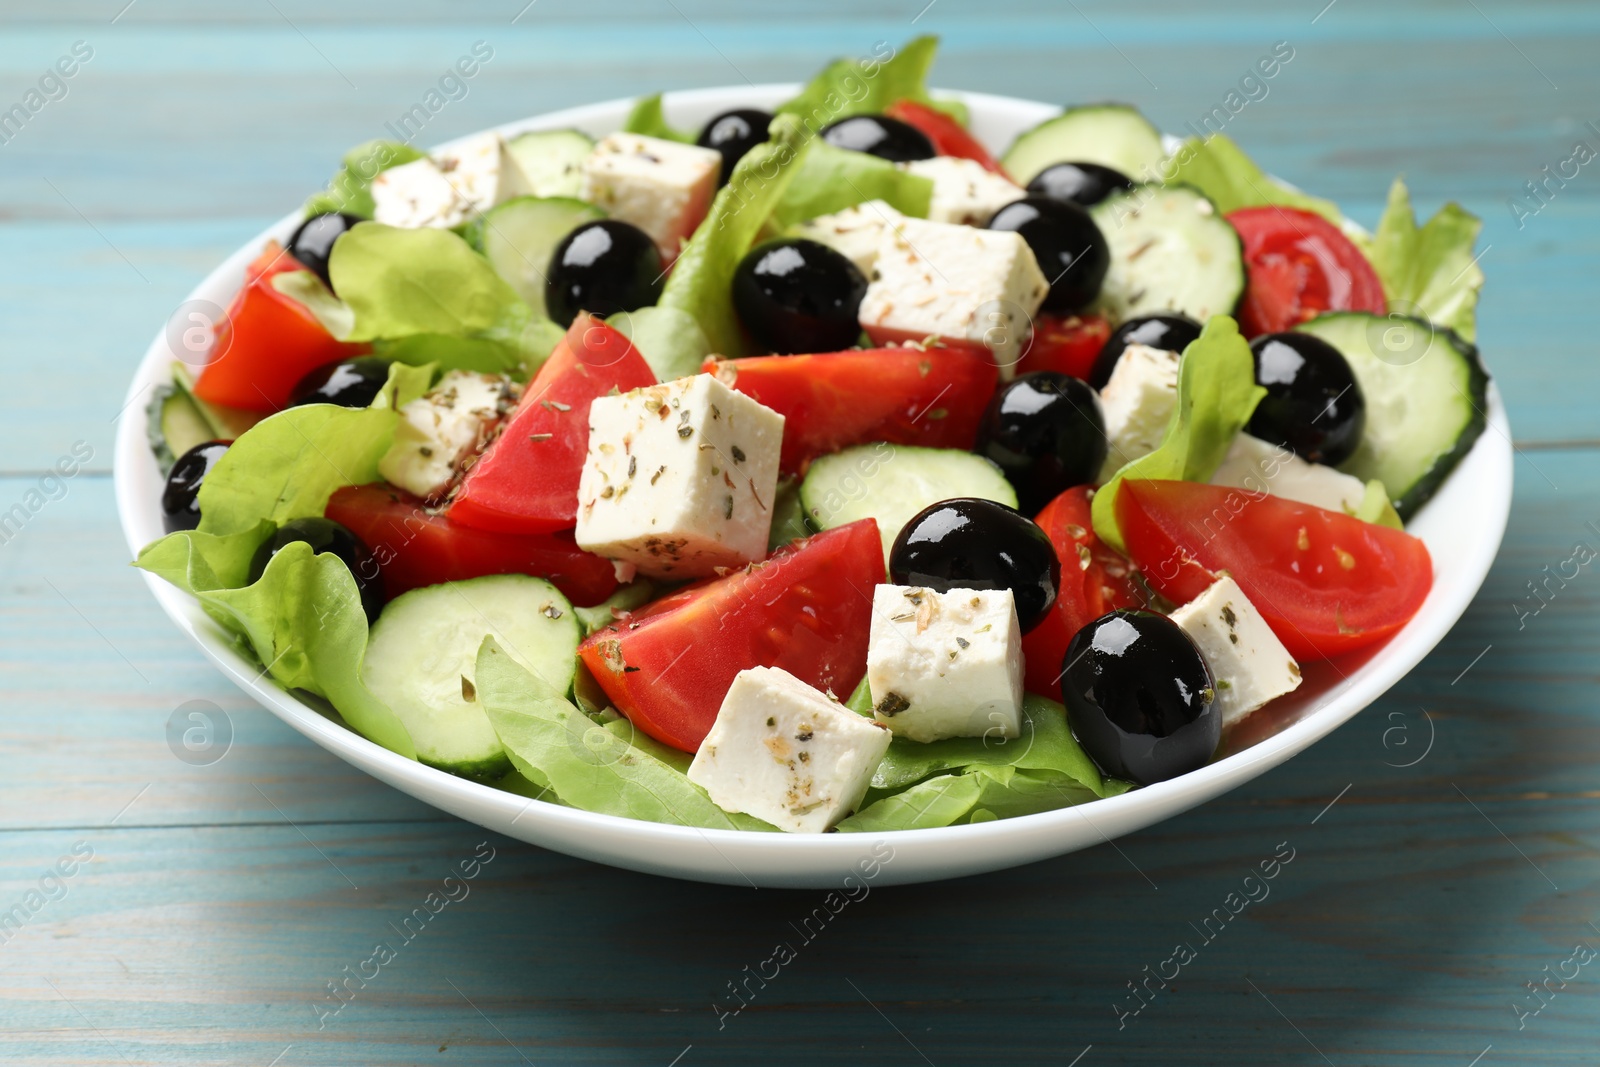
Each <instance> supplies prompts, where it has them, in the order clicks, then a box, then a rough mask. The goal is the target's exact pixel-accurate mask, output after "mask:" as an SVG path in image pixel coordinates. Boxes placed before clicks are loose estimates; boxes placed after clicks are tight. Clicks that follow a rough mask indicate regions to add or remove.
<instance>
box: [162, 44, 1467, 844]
mask: <svg viewBox="0 0 1600 1067" xmlns="http://www.w3.org/2000/svg"><path fill="white" fill-rule="evenodd" d="M934 47H935V42H934V40H933V39H931V38H921V39H918V40H915V41H912V42H910V43H909V44H908V45H906V46H905V47H904V48H903V49H901V50H899V51H898V52H897V53H892V54H890V55H888V56H886V57H883V58H873V59H869V60H860V61H857V60H839V61H836V62H835V63H833V64H830V65H829V66H828V67H826V68H825V69H824V70H823V71H822V73H821V74H819V75H818V76H817V78H816V79H814V80H813V81H812V82H811V83H809V84H808V85H807V86H805V87H804V88H803V89H802V91H801V92H800V93H799V95H797V96H796V97H795V98H794V99H792V100H790V101H788V102H787V103H784V104H783V105H781V106H779V107H777V108H776V109H775V110H774V111H773V112H771V113H768V112H765V111H760V110H756V109H754V108H746V109H740V110H735V111H730V112H727V113H724V114H721V115H718V116H716V117H714V118H713V119H711V121H709V122H708V123H707V124H706V125H705V126H704V127H703V128H702V129H699V130H680V129H678V128H675V127H674V126H672V125H671V124H670V123H669V122H668V120H667V118H666V116H665V114H664V111H663V108H662V104H661V99H660V97H650V98H646V99H644V100H641V101H639V102H638V104H637V106H636V107H635V108H634V110H633V112H632V114H631V116H630V117H629V119H628V121H627V123H626V125H625V128H624V129H623V130H620V131H617V132H614V133H610V134H608V135H606V136H603V137H600V138H598V139H594V138H591V137H590V136H589V135H588V134H586V133H583V132H579V131H576V130H556V131H538V132H528V133H523V134H521V135H518V136H514V137H511V138H510V139H506V138H504V137H502V136H501V135H499V134H497V133H485V134H481V135H476V136H473V137H469V138H465V139H463V140H461V141H458V142H455V143H454V144H453V146H451V147H450V148H449V149H447V150H442V151H439V152H436V153H433V154H425V153H423V152H420V151H418V150H416V149H414V148H412V147H410V146H409V145H406V144H401V143H387V142H370V143H368V144H365V145H361V146H358V147H357V148H355V149H353V150H352V151H351V152H350V153H349V154H348V155H347V156H346V158H345V160H344V162H343V165H342V166H341V168H340V169H339V171H338V173H337V174H336V175H335V176H334V178H333V180H332V181H331V182H330V184H329V186H328V188H327V189H326V190H325V191H323V192H321V193H319V194H317V195H316V196H314V197H312V198H311V200H310V201H309V202H308V204H307V206H306V209H305V218H304V221H303V222H302V223H301V224H300V225H299V227H298V228H297V229H296V230H295V231H294V233H293V235H292V236H291V237H290V238H289V239H288V240H287V242H286V243H285V244H283V245H279V244H278V243H277V242H268V243H267V245H266V246H265V247H264V248H263V249H262V250H261V253H260V255H259V257H258V258H257V259H256V260H255V261H254V262H252V263H251V264H250V265H249V267H248V269H247V270H246V272H245V279H244V283H243V285H242V287H241V288H240V290H239V291H238V294H237V295H236V297H235V298H234V301H233V304H232V306H231V307H230V309H229V310H228V313H227V315H226V316H225V317H224V319H223V320H222V321H221V322H220V323H219V324H217V327H216V329H215V331H214V336H213V337H212V339H211V348H210V352H209V357H208V359H207V361H206V362H205V363H204V365H203V366H200V367H199V368H198V370H194V371H191V369H190V368H189V367H188V366H187V365H186V364H184V363H176V364H174V366H173V375H172V380H171V383H170V385H168V386H165V387H163V388H162V389H161V390H160V391H159V394H158V395H157V396H156V398H155V399H154V401H153V402H152V404H151V408H150V412H149V416H150V418H149V426H150V442H151V447H152V449H153V453H154V456H155V458H156V460H157V462H158V463H160V464H161V465H162V468H163V470H164V471H165V472H166V482H165V486H164V489H163V492H162V496H161V501H160V506H161V513H162V516H163V518H164V521H165V523H166V526H167V529H168V531H169V533H168V535H167V536H166V537H163V538H162V539H160V540H158V541H156V542H154V543H153V544H150V545H149V546H147V547H146V548H145V549H144V550H143V551H142V552H141V553H140V555H139V558H138V560H137V565H138V566H139V567H142V568H144V569H145V570H147V571H149V572H151V573H153V574H155V575H158V576H160V577H162V578H164V579H165V580H167V581H169V582H171V583H173V584H175V585H177V586H179V587H180V588H182V589H184V590H186V591H188V592H189V593H191V594H192V595H194V596H195V597H196V598H198V600H199V602H200V603H201V605H202V606H203V607H204V609H205V611H206V612H207V613H208V615H210V616H211V617H212V618H213V619H214V620H215V621H216V622H217V623H218V624H219V625H220V626H222V627H223V628H224V629H225V630H226V631H227V632H228V633H230V634H231V635H232V636H233V637H234V638H235V640H236V641H237V642H238V644H239V646H240V647H241V648H242V649H244V650H246V651H247V652H248V653H249V654H250V655H251V656H253V657H254V658H255V659H256V660H257V661H258V662H259V664H260V665H261V668H262V670H263V672H264V673H265V674H268V675H270V676H271V677H272V678H273V679H274V680H275V681H276V682H277V683H278V684H280V685H282V686H284V687H285V688H287V689H290V690H293V691H296V692H298V693H300V694H302V695H305V696H307V697H308V698H310V699H314V700H319V701H321V702H322V703H321V706H322V707H324V709H325V710H326V711H327V712H328V713H329V714H337V716H339V717H340V718H341V719H342V721H343V722H345V723H346V724H348V726H349V727H350V728H351V729H354V730H356V731H358V732H360V733H361V734H363V735H365V736H366V737H368V738H370V739H371V740H372V741H374V742H376V743H378V744H380V745H383V746H385V747H387V748H389V749H391V750H393V751H394V752H396V753H399V754H401V755H403V756H406V757H408V758H414V759H417V760H420V761H422V762H424V763H426V764H429V765H430V766H433V767H436V768H438V769H440V770H441V771H445V772H449V773H452V774H456V775H461V776H465V777H468V778H472V779H475V780H479V781H482V782H485V783H489V784H492V785H495V786H498V787H500V788H503V789H507V790H511V791H514V792H518V793H521V794H524V795H526V796H529V797H535V798H538V799H539V800H541V801H544V802H548V803H555V804H564V805H570V806H574V807H577V808H582V809H585V810H589V811H593V812H599V813H605V814H611V815H619V816H624V817H630V818H636V819H645V820H654V821H659V822H667V823H677V824H684V825H691V826H697V827H705V828H733V829H743V830H750V831H774V830H779V831H787V832H794V833H815V832H822V831H839V832H851V831H866V830H872V831H878V830H900V829H916V828H923V827H934V826H947V825H953V824H959V823H975V822H984V821H988V820H992V819H997V818H1007V817H1011V816H1018V815H1026V814H1030V813H1034V812H1039V811H1044V810H1048V809H1053V808H1059V807H1064V806H1068V805H1073V804H1079V803H1084V802H1086V801H1091V800H1094V799H1096V798H1101V797H1106V796H1110V795H1113V794H1115V793H1119V792H1122V791H1126V790H1128V789H1132V788H1137V787H1139V786H1142V785H1148V784H1150V783H1154V782H1159V781H1164V780H1167V779H1171V778H1174V777H1177V776H1179V775H1182V774H1185V773H1187V772H1189V771H1192V770H1194V769H1196V768H1198V767H1200V766H1203V765H1204V764H1205V763H1207V762H1208V761H1209V760H1210V759H1211V758H1212V757H1213V755H1214V754H1215V753H1216V751H1217V749H1218V745H1219V741H1220V740H1221V739H1222V738H1223V736H1224V734H1225V732H1227V731H1231V730H1234V729H1235V728H1236V727H1237V726H1238V724H1239V723H1241V722H1243V721H1245V720H1246V719H1248V718H1249V717H1250V716H1252V715H1254V714H1257V713H1259V712H1260V710H1261V709H1262V708H1264V707H1270V706H1271V704H1272V702H1274V701H1277V700H1280V699H1281V698H1283V697H1285V696H1286V695H1287V694H1289V693H1291V692H1293V691H1294V690H1295V689H1296V688H1297V687H1298V686H1299V685H1300V684H1301V680H1302V679H1301V665H1302V664H1305V663H1308V662H1312V661H1317V660H1326V659H1334V658H1337V657H1340V656H1343V655H1346V654H1348V653H1350V652H1353V651H1356V650H1359V649H1362V648H1366V647H1369V646H1372V645H1374V644H1376V643H1379V642H1382V641H1384V640H1386V639H1387V638H1388V637H1389V636H1390V635H1392V634H1394V633H1395V632H1396V631H1397V630H1399V629H1400V628H1401V627H1403V626H1404V625H1405V624H1406V622H1407V621H1408V620H1409V619H1410V618H1411V617H1412V616H1413V614H1415V612H1416V611H1417V610H1418V609H1419V607H1420V606H1421V605H1422V603H1423V601H1424V599H1425V598H1426V597H1427V595H1428V592H1429V590H1430V588H1431V587H1432V583H1433V581H1434V574H1433V567H1432V563H1431V561H1430V559H1429V555H1428V551H1427V549H1426V547H1425V546H1424V545H1423V543H1422V542H1421V541H1420V540H1418V539H1417V538H1415V537H1413V536H1411V535H1410V534H1408V533H1407V532H1406V531H1405V528H1404V523H1405V521H1406V520H1407V519H1408V518H1409V517H1411V516H1412V515H1414V514H1415V513H1416V512H1417V510H1418V509H1419V508H1421V507H1422V506H1424V504H1426V502H1427V500H1428V499H1429V497H1430V496H1431V495H1432V494H1433V493H1434V492H1435V491H1436V490H1437V488H1438V487H1439V486H1440V484H1441V483H1442V482H1443V480H1444V479H1445V478H1447V477H1448V476H1449V475H1450V472H1451V470H1452V468H1453V467H1454V466H1455V465H1456V464H1457V462H1458V461H1459V460H1460V459H1461V458H1462V457H1463V456H1465V455H1466V453H1467V452H1468V451H1469V450H1470V449H1471V447H1472V445H1473V442H1474V441H1475V440H1476V438H1477V436H1478V435H1479V434H1480V433H1481V432H1482V430H1483V428H1484V425H1485V416H1484V408H1485V407H1486V389H1487V383H1488V378H1487V374H1486V372H1485V370H1484V368H1483V366H1482V363H1481V361H1480V359H1479V356H1478V352H1477V350H1476V348H1475V347H1474V344H1473V336H1474V329H1473V327H1474V310H1475V305H1476V300H1477V293H1478V289H1479V287H1480V285H1481V283H1482V274H1481V273H1480V272H1479V270H1478V268H1477V266H1476V263H1475V261H1474V259H1473V254H1472V245H1473V242H1474V240H1475V238H1476V236H1477V232H1478V226H1479V224H1478V221H1477V220H1476V219H1475V218H1473V217H1472V216H1471V215H1469V214H1467V213H1466V212H1465V211H1463V210H1462V209H1461V208H1459V207H1458V206H1456V205H1454V204H1450V205H1447V206H1446V207H1444V208H1443V209H1442V210H1441V211H1440V212H1439V213H1438V214H1437V215H1435V216H1434V217H1433V218H1432V219H1430V220H1428V221H1427V222H1426V223H1425V224H1423V225H1418V223H1417V221H1416V218H1415V216H1414V214H1413V211H1412V208H1411V204H1410V200H1409V197H1408V195H1407V192H1406V189H1405V186H1404V185H1403V184H1402V183H1401V182H1399V181H1396V182H1395V185H1394V188H1393V190H1392V191H1391V193H1390V197H1389V202H1388V206H1387V208H1386V210H1385V212H1384V214H1383V217H1382V219H1381V221H1380V222H1379V224H1378V227H1377V229H1376V231H1374V232H1373V233H1371V234H1368V233H1366V232H1364V231H1362V230H1360V229H1358V228H1357V227H1355V226H1354V225H1353V224H1351V223H1349V222H1347V221H1346V220H1345V219H1343V217H1342V216H1341V215H1340V214H1339V212H1338V210H1337V208H1336V207H1335V206H1334V205H1333V204H1332V203H1330V202H1328V201H1326V200H1321V199H1318V198H1316V197H1313V196H1310V195H1308V194H1306V193H1303V192H1300V191H1298V190H1296V189H1293V188H1290V187H1289V186H1286V185H1284V184H1282V183H1280V182H1278V181H1277V180H1275V179H1273V178H1271V177H1269V176H1268V175H1266V174H1265V173H1264V172H1262V171H1261V170H1260V169H1258V168H1257V167H1256V166H1255V165H1254V164H1253V163H1252V162H1251V161H1250V160H1249V158H1248V157H1246V156H1245V155H1244V153H1243V152H1241V151H1240V149H1239V148H1238V147H1237V146H1236V145H1235V144H1234V143H1233V142H1232V141H1230V140H1229V139H1227V138H1226V137H1224V136H1222V135H1220V134H1219V135H1215V136H1212V137H1209V138H1207V139H1205V140H1190V141H1184V142H1177V141H1174V140H1172V139H1170V138H1163V137H1162V135H1161V134H1160V133H1159V132H1158V131H1157V130H1156V128H1155V127H1154V126H1152V125H1151V124H1150V122H1149V121H1147V120H1146V119H1145V118H1144V117H1143V116H1141V115H1140V114H1139V113H1138V112H1137V111H1136V110H1134V109H1133V108H1131V107H1128V106H1125V105H1119V104H1097V105H1090V106H1082V107H1069V108H1066V109H1065V110H1063V111H1062V112H1061V113H1060V114H1059V115H1057V116H1055V117H1053V118H1051V119H1049V120H1048V121H1046V122H1043V123H1042V124H1040V125H1039V126H1037V127H1035V128H1033V129H1031V130H1028V131H1026V132H1024V133H1022V134H1021V135H1020V136H1018V137H1017V138H1016V139H1015V141H1014V143H1012V144H1011V145H1010V146H1009V147H1008V148H1006V149H1005V150H1004V151H1003V152H1001V153H1000V154H998V155H995V154H993V152H992V149H993V148H995V147H997V146H989V145H985V144H982V143H980V141H978V140H977V139H976V138H975V137H974V136H973V135H972V134H971V133H969V132H968V130H967V128H966V125H965V109H964V107H963V106H962V105H961V104H960V103H959V102H958V101H953V100H942V99H937V98H935V97H934V96H932V95H931V94H930V93H929V92H928V90H927V88H926V75H927V71H928V68H929V66H930V64H931V61H932V58H933V52H934Z"/></svg>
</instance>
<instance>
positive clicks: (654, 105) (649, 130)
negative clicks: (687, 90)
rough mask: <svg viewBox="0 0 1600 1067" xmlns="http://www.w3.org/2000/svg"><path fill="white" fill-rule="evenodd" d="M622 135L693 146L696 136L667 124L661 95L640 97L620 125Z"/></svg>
mask: <svg viewBox="0 0 1600 1067" xmlns="http://www.w3.org/2000/svg"><path fill="white" fill-rule="evenodd" d="M622 129H623V132H624V133H638V134H643V135H644V136H646V137H659V138H661V139H662V140H664V141H679V142H682V143H683V144H694V142H695V138H696V137H697V136H698V135H697V134H695V133H691V132H689V131H688V130H679V129H676V128H674V127H673V126H672V124H670V123H669V122H667V116H666V115H665V114H663V113H662V111H661V94H660V93H656V94H655V95H654V96H641V97H640V98H639V99H638V100H637V101H635V103H634V105H633V110H632V111H630V112H628V119H627V121H626V122H624V123H623V124H622Z"/></svg>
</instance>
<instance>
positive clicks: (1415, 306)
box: [1362, 178, 1483, 341]
mask: <svg viewBox="0 0 1600 1067" xmlns="http://www.w3.org/2000/svg"><path fill="white" fill-rule="evenodd" d="M1481 229H1483V222H1482V220H1480V219H1479V218H1478V217H1477V216H1476V215H1474V214H1472V213H1471V212H1469V211H1467V210H1466V209H1465V208H1463V207H1462V206H1461V205H1460V204H1457V203H1455V202H1454V201H1451V202H1450V203H1448V204H1446V205H1445V206H1444V207H1442V208H1440V209H1439V212H1438V214H1436V215H1434V216H1433V218H1431V219H1429V220H1428V221H1427V222H1426V223H1424V224H1423V225H1422V226H1421V227H1418V226H1417V216H1416V213H1415V212H1414V211H1413V210H1412V207H1411V195H1410V193H1409V192H1407V191H1406V183H1405V182H1404V181H1402V180H1401V179H1399V178H1396V179H1395V180H1394V185H1392V186H1390V187H1389V203H1388V206H1387V207H1385V208H1384V211H1383V218H1382V219H1381V220H1379V222H1378V232H1377V233H1376V234H1374V235H1373V237H1372V240H1371V241H1367V242H1362V243H1363V244H1364V245H1365V247H1364V249H1363V251H1365V252H1366V253H1367V258H1368V259H1370V260H1371V261H1372V266H1373V268H1374V269H1375V270H1376V271H1377V272H1378V277H1379V278H1380V279H1381V280H1382V281H1383V292H1384V295H1385V296H1386V297H1388V299H1389V310H1390V311H1391V312H1397V313H1400V314H1406V315H1416V316H1418V317H1420V318H1424V319H1427V320H1428V321H1430V322H1432V323H1434V324H1435V325H1437V326H1448V327H1449V328H1450V329H1452V330H1454V331H1455V332H1456V333H1458V334H1460V335H1461V336H1462V337H1464V338H1465V339H1466V340H1468V341H1471V340H1473V339H1474V338H1475V337H1476V336H1477V332H1478V330H1477V320H1476V317H1477V307H1478V290H1479V289H1481V288H1483V270H1482V269H1481V268H1480V267H1479V266H1478V264H1477V263H1476V262H1475V261H1474V260H1473V257H1472V246H1473V244H1474V243H1475V242H1476V241H1477V239H1478V232H1479V231H1480V230H1481Z"/></svg>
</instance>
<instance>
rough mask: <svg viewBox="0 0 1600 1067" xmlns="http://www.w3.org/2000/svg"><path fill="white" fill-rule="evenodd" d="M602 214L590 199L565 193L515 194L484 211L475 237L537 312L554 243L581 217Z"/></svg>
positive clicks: (541, 309)
mask: <svg viewBox="0 0 1600 1067" xmlns="http://www.w3.org/2000/svg"><path fill="white" fill-rule="evenodd" d="M605 217H606V213H605V212H604V211H601V210H600V209H599V208H597V207H595V206H594V205H593V204H586V203H584V202H583V201H582V200H574V199H572V198H571V197H564V196H563V197H537V196H519V197H515V198H513V199H511V200H507V201H506V202H505V203H503V204H501V205H500V206H499V207H497V208H493V209H491V210H490V211H488V212H486V213H485V214H484V216H483V219H482V220H481V223H480V226H481V228H480V229H478V230H477V231H476V232H477V235H478V236H477V243H478V244H479V247H480V248H481V249H482V251H483V254H484V257H485V258H487V259H488V260H489V265H490V266H492V267H493V268H494V269H495V273H497V274H499V275H500V277H502V278H504V279H505V280H506V281H507V282H508V283H509V284H510V285H511V288H513V289H515V290H516V291H517V295H518V296H520V297H522V299H523V300H526V301H527V302H528V306H529V307H531V308H533V310H534V313H535V314H537V315H543V314H544V313H545V310H544V282H545V274H546V272H548V271H549V269H550V259H551V257H552V256H553V255H554V254H555V250H556V245H558V244H560V243H561V241H562V239H563V238H564V237H566V236H567V234H569V233H571V232H572V231H573V230H575V229H577V228H578V227H579V226H581V225H583V224H584V223H586V222H593V221H594V220H595V219H603V218H605Z"/></svg>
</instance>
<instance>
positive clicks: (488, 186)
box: [434, 132, 533, 213]
mask: <svg viewBox="0 0 1600 1067" xmlns="http://www.w3.org/2000/svg"><path fill="white" fill-rule="evenodd" d="M434 162H435V163H437V164H438V166H439V170H440V172H441V173H443V174H444V176H445V178H446V180H448V181H449V182H450V184H451V185H452V186H454V187H455V190H456V194H457V195H458V196H459V197H460V198H461V199H462V200H464V201H466V203H467V205H468V208H469V211H470V212H472V213H482V212H485V211H488V210H489V209H490V208H492V207H497V206H499V205H500V204H503V203H505V202H506V201H507V200H510V199H511V198H512V197H514V196H530V195H532V193H533V183H532V182H531V181H529V180H528V177H527V175H525V174H523V172H522V167H521V165H520V164H518V163H517V160H516V157H515V156H513V155H512V154H511V149H509V148H507V147H506V142H505V138H503V137H501V136H500V135H499V134H498V133H492V132H491V133H480V134H474V135H473V136H471V137H469V138H467V139H466V140H464V141H462V142H461V143H460V144H459V145H458V146H457V147H455V148H453V149H451V150H449V151H447V152H440V153H439V154H438V155H437V156H435V157H434Z"/></svg>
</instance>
